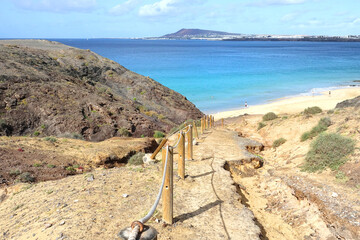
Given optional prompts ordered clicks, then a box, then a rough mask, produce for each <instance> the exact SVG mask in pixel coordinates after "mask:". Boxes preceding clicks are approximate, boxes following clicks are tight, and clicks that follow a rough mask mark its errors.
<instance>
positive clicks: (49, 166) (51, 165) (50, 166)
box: [47, 164, 56, 168]
mask: <svg viewBox="0 0 360 240" xmlns="http://www.w3.org/2000/svg"><path fill="white" fill-rule="evenodd" d="M47 167H48V168H55V167H56V166H55V165H54V164H48V165H47Z"/></svg>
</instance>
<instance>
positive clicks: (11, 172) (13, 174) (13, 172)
mask: <svg viewBox="0 0 360 240" xmlns="http://www.w3.org/2000/svg"><path fill="white" fill-rule="evenodd" d="M20 174H21V171H20V170H19V169H13V170H11V171H10V172H9V175H10V176H18V175H20Z"/></svg>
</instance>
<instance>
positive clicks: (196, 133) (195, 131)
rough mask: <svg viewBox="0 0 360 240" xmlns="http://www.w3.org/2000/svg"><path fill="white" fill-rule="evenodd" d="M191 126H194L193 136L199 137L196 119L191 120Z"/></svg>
mask: <svg viewBox="0 0 360 240" xmlns="http://www.w3.org/2000/svg"><path fill="white" fill-rule="evenodd" d="M193 126H194V138H199V134H198V130H197V127H196V121H195V120H194V121H193Z"/></svg>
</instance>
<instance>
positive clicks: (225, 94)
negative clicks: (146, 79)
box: [51, 39, 360, 113]
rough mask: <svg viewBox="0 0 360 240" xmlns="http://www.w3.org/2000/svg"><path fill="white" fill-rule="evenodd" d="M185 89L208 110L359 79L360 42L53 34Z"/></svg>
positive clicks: (220, 109)
mask: <svg viewBox="0 0 360 240" xmlns="http://www.w3.org/2000/svg"><path fill="white" fill-rule="evenodd" d="M51 40H55V41H59V42H62V43H64V44H67V45H70V46H74V47H78V48H82V49H90V50H92V51H94V52H96V53H98V54H100V55H102V56H104V57H107V58H109V59H112V60H114V61H116V62H118V63H119V64H121V65H123V66H124V67H126V68H128V69H130V70H132V71H134V72H137V73H140V74H142V75H145V76H150V77H151V78H153V79H155V80H156V81H158V82H160V83H162V84H163V85H165V86H167V87H169V88H171V89H173V90H175V91H177V92H180V93H181V94H183V95H184V96H186V97H187V98H188V99H189V100H190V101H192V102H193V103H194V104H195V105H196V106H197V107H198V108H199V109H200V110H202V111H203V112H205V113H215V112H219V111H224V110H231V109H238V108H242V107H244V103H245V101H246V102H247V103H248V105H249V106H251V105H256V104H262V103H266V102H267V101H270V100H273V99H277V98H281V97H287V96H294V95H299V94H302V95H304V94H309V93H311V92H312V91H314V90H315V91H321V90H325V89H328V88H331V87H341V86H349V85H352V84H355V83H354V82H353V81H354V80H360V43H336V42H334V43H326V42H235V41H229V42H228V41H199V40H176V41H174V40H129V39H88V40H87V39H51Z"/></svg>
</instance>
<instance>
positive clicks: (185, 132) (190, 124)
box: [184, 124, 192, 134]
mask: <svg viewBox="0 0 360 240" xmlns="http://www.w3.org/2000/svg"><path fill="white" fill-rule="evenodd" d="M190 126H192V125H191V124H189V125H187V126H186V127H189V129H188V130H187V131H186V132H184V133H185V134H186V133H188V132H189V131H190Z"/></svg>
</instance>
